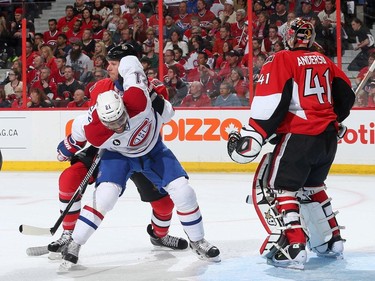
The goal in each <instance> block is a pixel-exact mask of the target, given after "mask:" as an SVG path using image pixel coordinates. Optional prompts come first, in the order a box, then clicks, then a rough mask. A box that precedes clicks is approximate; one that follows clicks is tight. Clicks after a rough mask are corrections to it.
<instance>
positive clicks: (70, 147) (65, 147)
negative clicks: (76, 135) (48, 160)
mask: <svg viewBox="0 0 375 281" xmlns="http://www.w3.org/2000/svg"><path fill="white" fill-rule="evenodd" d="M85 144H86V142H78V141H76V140H75V139H73V137H72V135H69V136H67V137H66V138H65V139H64V140H63V141H61V142H60V143H59V145H58V146H57V160H59V161H61V162H62V161H68V160H70V159H71V158H72V157H73V155H74V154H76V152H77V151H79V150H81V149H82V148H83V147H84V146H85Z"/></svg>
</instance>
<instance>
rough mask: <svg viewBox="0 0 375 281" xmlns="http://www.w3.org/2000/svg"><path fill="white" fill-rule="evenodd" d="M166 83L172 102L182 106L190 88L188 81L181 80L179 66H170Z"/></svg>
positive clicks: (165, 79)
mask: <svg viewBox="0 0 375 281" xmlns="http://www.w3.org/2000/svg"><path fill="white" fill-rule="evenodd" d="M168 51H170V50H168ZM164 84H165V85H166V86H167V88H168V93H169V101H170V103H171V104H172V105H173V106H180V104H181V101H182V99H183V98H184V97H185V96H186V95H187V92H188V88H187V85H186V83H185V82H184V81H182V80H181V78H180V75H179V71H178V68H177V67H176V66H175V65H172V66H170V67H168V72H167V75H166V77H165V78H164Z"/></svg>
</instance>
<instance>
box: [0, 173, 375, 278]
mask: <svg viewBox="0 0 375 281" xmlns="http://www.w3.org/2000/svg"><path fill="white" fill-rule="evenodd" d="M58 175H59V174H58V173H16V172H0V280H1V281H40V280H41V281H54V280H66V281H68V280H78V281H88V280H90V281H94V280H98V281H112V280H116V281H117V280H129V281H139V280H153V281H167V280H168V281H172V280H197V281H200V280H202V281H207V280H215V281H221V280H222V281H232V280H233V281H238V280H272V281H276V280H277V281H282V280H311V281H313V280H314V281H315V280H319V281H323V280H324V281H328V280H339V281H346V280H356V281H362V280H375V238H374V232H373V231H374V230H375V226H374V225H375V224H374V223H375V185H374V182H375V177H373V176H330V177H329V179H328V180H327V182H326V183H327V186H328V193H329V195H330V196H331V197H332V198H333V201H332V203H333V207H334V209H335V210H339V211H340V214H339V215H338V216H337V218H338V220H339V222H340V224H341V225H345V226H346V229H345V230H343V231H342V236H343V237H344V238H346V239H347V242H346V243H345V259H344V260H341V261H337V260H331V259H324V258H317V257H316V255H315V254H313V253H311V252H309V253H308V255H309V260H308V262H307V264H306V266H305V270H304V271H297V270H290V269H280V268H274V267H271V266H269V265H267V264H266V262H265V260H264V259H262V258H261V257H260V256H259V254H258V250H259V247H260V245H261V243H262V242H263V240H264V239H265V237H266V233H265V230H264V229H263V228H262V226H261V224H260V222H259V221H258V219H257V216H256V213H255V211H254V209H253V206H252V205H248V204H246V203H245V199H246V196H247V195H248V194H249V193H250V189H251V181H252V176H253V175H247V174H224V173H223V174H191V175H190V177H191V184H192V186H193V187H194V189H195V190H196V193H197V196H198V202H199V204H200V208H201V211H202V214H203V219H204V223H205V230H206V238H207V240H209V241H210V242H212V243H214V244H215V245H217V246H218V247H219V249H220V251H221V258H222V262H221V263H217V264H214V263H208V262H205V261H201V260H199V259H197V258H196V256H195V255H194V254H193V253H192V252H191V251H190V250H186V251H171V250H170V251H166V250H160V249H156V248H154V246H152V245H151V243H150V242H149V237H148V234H147V232H146V226H147V224H148V223H149V221H150V214H151V208H150V206H149V204H147V203H143V202H140V200H139V196H138V193H137V192H136V190H135V187H134V185H133V184H132V183H129V184H128V188H127V190H126V191H125V193H124V195H123V196H122V197H121V198H120V200H119V202H118V204H117V205H116V206H115V208H114V210H113V211H111V212H110V213H109V214H107V216H106V218H105V220H104V221H103V223H102V225H101V226H100V228H99V229H98V230H97V231H96V233H94V235H93V236H92V237H91V239H90V240H89V241H88V242H87V244H86V245H84V246H83V247H82V249H81V252H80V260H79V262H78V266H77V267H76V269H75V270H73V271H71V272H68V273H66V274H58V273H57V272H56V270H57V268H58V266H59V263H60V262H57V261H51V260H48V258H47V256H40V257H28V256H27V255H26V253H25V251H26V249H27V248H28V247H30V246H40V245H46V244H48V243H49V242H50V241H52V240H54V239H56V238H58V237H59V236H60V234H61V229H60V230H59V231H58V232H57V233H56V234H55V235H54V237H37V236H25V235H23V234H20V233H19V232H18V227H19V225H20V224H29V225H35V226H40V227H52V226H53V225H54V223H55V221H56V219H57V218H58V216H59V209H58V200H57V179H58ZM91 192H92V188H88V190H87V192H86V195H85V196H86V198H87V196H90V194H91ZM170 233H171V234H173V235H179V236H183V237H185V234H184V233H183V231H182V227H181V226H180V224H179V222H178V220H177V218H176V216H174V219H173V222H172V226H171V229H170ZM185 238H186V237H185Z"/></svg>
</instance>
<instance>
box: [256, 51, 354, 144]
mask: <svg viewBox="0 0 375 281" xmlns="http://www.w3.org/2000/svg"><path fill="white" fill-rule="evenodd" d="M351 98H352V90H351V86H350V81H349V79H348V78H347V77H346V75H345V74H344V72H343V71H341V70H340V69H339V68H338V67H337V66H336V65H335V64H334V63H333V62H332V61H331V60H329V59H328V58H327V57H326V56H324V55H322V54H320V53H318V52H310V51H309V50H307V49H306V48H297V49H295V50H293V51H288V50H285V51H280V52H278V53H276V54H274V55H272V56H270V57H269V58H268V59H267V60H266V61H265V63H264V65H263V67H262V71H261V73H260V76H259V79H258V81H257V87H256V93H255V97H254V100H253V103H252V106H251V111H250V116H251V117H250V121H249V124H250V126H252V127H253V128H255V129H256V130H257V131H258V132H259V133H260V134H261V135H262V136H263V138H264V139H266V138H267V137H268V136H270V135H271V134H272V133H273V132H275V131H276V132H277V133H283V134H285V133H293V134H305V135H318V134H320V133H321V132H323V131H324V130H325V129H326V128H327V127H328V125H329V124H330V123H332V122H333V123H336V121H338V122H341V121H342V120H343V119H345V118H346V117H347V116H348V115H349V111H350V107H351V106H350V104H351V103H350V102H347V100H348V99H351Z"/></svg>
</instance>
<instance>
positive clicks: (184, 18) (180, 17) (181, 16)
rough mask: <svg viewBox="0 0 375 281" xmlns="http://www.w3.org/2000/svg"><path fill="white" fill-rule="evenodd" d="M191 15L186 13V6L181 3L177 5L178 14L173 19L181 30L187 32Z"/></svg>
mask: <svg viewBox="0 0 375 281" xmlns="http://www.w3.org/2000/svg"><path fill="white" fill-rule="evenodd" d="M191 17H192V14H188V12H187V4H186V2H184V1H182V2H180V4H179V5H178V14H177V15H175V16H174V17H173V19H174V21H175V23H176V24H177V25H178V26H180V27H181V28H182V29H183V30H187V29H188V28H189V26H190V19H191Z"/></svg>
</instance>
